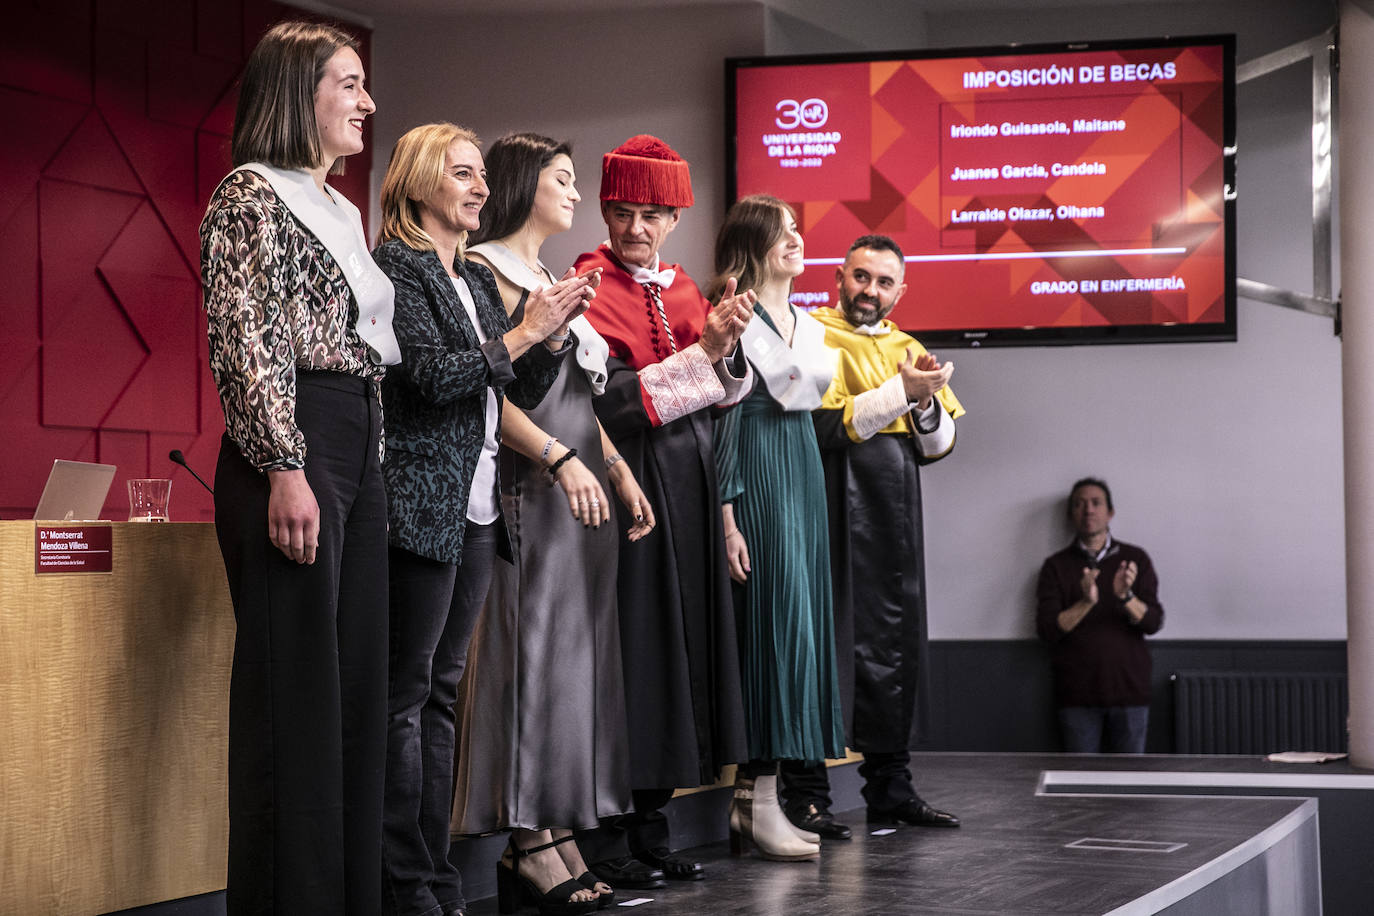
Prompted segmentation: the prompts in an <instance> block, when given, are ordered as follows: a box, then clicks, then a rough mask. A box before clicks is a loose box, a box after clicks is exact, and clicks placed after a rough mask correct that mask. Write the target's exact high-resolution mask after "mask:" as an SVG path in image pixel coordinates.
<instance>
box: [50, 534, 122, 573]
mask: <svg viewBox="0 0 1374 916" xmlns="http://www.w3.org/2000/svg"><path fill="white" fill-rule="evenodd" d="M34 529H35V531H34V539H33V545H34V546H33V571H34V573H78V572H109V571H110V570H111V568H112V565H113V558H114V551H113V550H112V549H111V545H112V543H113V542H112V533H113V530H114V529H112V528H111V527H110V526H109V525H108V524H104V525H45V524H43V523H41V522H40V523H38V524H36V525H35V526H34Z"/></svg>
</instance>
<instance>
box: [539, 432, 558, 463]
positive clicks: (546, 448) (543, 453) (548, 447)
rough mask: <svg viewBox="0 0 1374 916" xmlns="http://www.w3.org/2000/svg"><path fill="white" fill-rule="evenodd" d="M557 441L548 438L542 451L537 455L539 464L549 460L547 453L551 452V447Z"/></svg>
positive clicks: (551, 437)
mask: <svg viewBox="0 0 1374 916" xmlns="http://www.w3.org/2000/svg"><path fill="white" fill-rule="evenodd" d="M557 441H558V440H557V439H555V438H554V437H553V436H549V441H548V442H545V443H544V450H543V451H541V452H540V453H539V463H540V464H543V463H544V462H546V461H548V460H549V452H551V451H553V445H554V443H555V442H557Z"/></svg>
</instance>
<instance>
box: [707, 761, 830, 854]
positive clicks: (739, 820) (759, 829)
mask: <svg viewBox="0 0 1374 916" xmlns="http://www.w3.org/2000/svg"><path fill="white" fill-rule="evenodd" d="M819 841H820V838H819V837H817V838H816V842H814V843H813V842H810V841H807V840H805V839H803V838H802V837H801V836H800V835H799V832H798V830H797V828H796V827H794V826H793V825H792V822H791V821H789V820H788V819H787V815H785V814H783V813H782V808H781V807H780V806H779V805H778V777H777V776H758V777H755V778H754V779H750V778H749V777H747V776H740V777H737V778H736V779H735V797H734V798H733V799H731V801H730V851H731V852H732V853H734V854H735V855H743V854H744V853H746V852H748V851H749V847H750V846H756V847H758V851H759V855H761V856H763V858H765V859H772V860H775V861H779V862H804V861H810V860H814V859H818V858H820V854H821V851H820V846H819Z"/></svg>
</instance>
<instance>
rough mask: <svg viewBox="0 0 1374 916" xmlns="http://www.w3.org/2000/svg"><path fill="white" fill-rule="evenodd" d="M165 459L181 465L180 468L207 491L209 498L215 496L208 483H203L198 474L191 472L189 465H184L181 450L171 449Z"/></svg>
mask: <svg viewBox="0 0 1374 916" xmlns="http://www.w3.org/2000/svg"><path fill="white" fill-rule="evenodd" d="M167 457H168V458H170V459H172V460H173V461H175V462H176V463H177V464H179V465H181V466H182V467H184V468H185V469H186V470H187V471H190V474H191V476H192V477H194V478H195V479H196V480H197V481H199V482H200V485H201V486H202V487H204V488H205V489H207V490H209V491H210V495H211V496H214V495H215V491H214V490H213V489H212V488H211V487H210V485H209V484H208V483H206V482H205V481H203V480H201V479H200V475H199V474H197V473H196V472H195V471H192V470H191V466H190V465H189V464H187V463H186V456H185V455H183V454H182V453H181V449H179V448H174V449H172V450H171V451H170V452H168V453H167Z"/></svg>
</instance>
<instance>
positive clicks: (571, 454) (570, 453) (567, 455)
mask: <svg viewBox="0 0 1374 916" xmlns="http://www.w3.org/2000/svg"><path fill="white" fill-rule="evenodd" d="M576 457H577V449H575V448H570V449H568V450H567V451H566V452H564V453H563V457H562V458H559V459H558V460H557V461H555V462H554V463H553V464H551V465H549V476H550V477H552V478H554V479H555V480H556V479H558V469H559V468H561V467H562V466H563V464H564V462H566V461H568V460H569V459H571V458H576Z"/></svg>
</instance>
